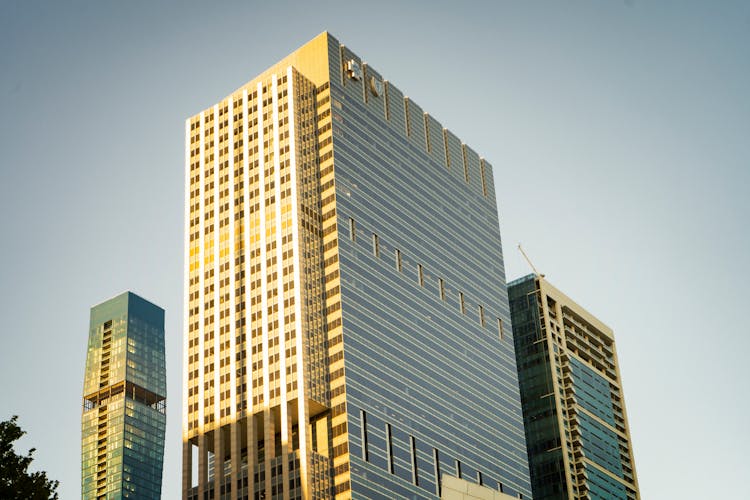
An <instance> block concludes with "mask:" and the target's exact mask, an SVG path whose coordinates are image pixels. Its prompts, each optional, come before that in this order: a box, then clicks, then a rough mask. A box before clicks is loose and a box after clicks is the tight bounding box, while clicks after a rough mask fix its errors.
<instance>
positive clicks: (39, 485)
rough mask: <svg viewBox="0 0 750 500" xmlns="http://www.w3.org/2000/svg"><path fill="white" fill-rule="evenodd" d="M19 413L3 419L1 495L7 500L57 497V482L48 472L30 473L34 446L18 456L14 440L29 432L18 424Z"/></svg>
mask: <svg viewBox="0 0 750 500" xmlns="http://www.w3.org/2000/svg"><path fill="white" fill-rule="evenodd" d="M17 420H18V416H14V417H13V418H11V419H10V420H6V421H4V422H0V498H3V499H8V500H16V499H18V500H21V499H23V500H26V499H30V500H51V499H54V500H57V498H58V496H57V492H56V490H57V486H58V484H59V482H58V481H50V480H49V479H47V473H46V472H43V471H42V472H29V465H31V461H32V460H34V458H33V457H32V455H33V454H34V451H36V450H35V449H34V448H32V449H30V450H29V454H28V455H26V456H23V455H16V453H15V451H14V450H13V443H14V442H15V441H17V440H18V439H20V438H21V436H23V435H24V434H26V432H25V431H24V430H23V429H21V427H19V426H18V424H17V423H16V421H17Z"/></svg>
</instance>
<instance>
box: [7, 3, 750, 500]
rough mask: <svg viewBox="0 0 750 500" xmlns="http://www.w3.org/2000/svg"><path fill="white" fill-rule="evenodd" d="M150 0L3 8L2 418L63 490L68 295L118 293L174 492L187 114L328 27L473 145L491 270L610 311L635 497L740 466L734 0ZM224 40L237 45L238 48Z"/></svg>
mask: <svg viewBox="0 0 750 500" xmlns="http://www.w3.org/2000/svg"><path fill="white" fill-rule="evenodd" d="M146 5H147V4H145V3H144V4H140V8H131V7H126V6H121V5H89V6H85V4H82V3H76V4H75V5H74V6H70V9H68V8H66V7H64V6H60V5H57V4H49V5H41V4H36V5H26V4H25V3H21V2H18V3H6V4H3V6H2V7H0V10H1V11H2V15H0V43H2V45H3V46H4V47H7V50H5V51H3V53H2V54H0V67H2V68H4V71H2V72H0V104H1V105H2V109H3V120H2V123H1V124H0V126H2V131H1V133H0V146H2V151H4V152H5V155H4V157H3V161H2V164H1V166H0V168H1V169H2V170H0V172H1V177H0V179H2V182H0V199H2V204H3V209H4V212H5V214H6V217H5V218H4V219H3V222H2V234H3V235H5V236H6V238H7V239H6V240H5V243H6V244H5V245H3V250H2V253H0V255H2V257H3V260H4V262H5V263H6V265H5V266H4V268H3V274H2V276H3V277H2V279H1V280H0V283H2V296H3V298H4V300H3V305H2V309H0V312H2V315H3V317H4V318H6V321H7V323H6V328H5V329H4V333H3V341H4V346H6V347H5V348H4V349H3V352H2V355H1V357H0V367H2V368H0V370H1V371H0V376H1V377H2V380H3V381H4V382H3V386H2V387H3V395H4V397H3V402H2V404H1V405H0V418H3V419H6V418H9V417H10V416H11V415H13V414H18V415H19V416H20V419H19V423H20V425H21V426H22V427H23V428H24V429H26V430H27V431H28V435H27V436H26V437H25V438H24V439H23V440H22V441H21V443H20V446H21V447H22V449H27V448H29V447H32V446H34V447H36V448H37V453H36V460H35V462H34V466H35V467H38V468H39V469H42V470H46V471H47V472H48V476H49V477H50V478H52V479H58V480H60V481H61V485H60V490H59V491H60V492H61V497H62V498H68V497H75V495H76V493H77V491H78V489H79V488H80V484H79V478H80V449H79V448H78V443H79V439H80V435H79V432H78V431H79V422H80V410H81V409H80V406H79V403H80V391H81V389H82V384H83V373H82V370H81V369H80V367H81V366H83V360H84V358H85V349H84V348H83V347H82V346H83V345H85V341H84V339H85V337H86V334H87V321H88V317H87V313H88V308H89V306H90V305H92V304H94V303H97V302H99V301H100V300H101V297H110V296H113V295H115V294H117V293H119V292H121V291H123V290H126V289H132V290H134V291H135V292H136V293H139V294H143V295H144V296H146V297H149V298H150V299H152V300H154V301H155V302H156V303H158V304H160V305H161V306H162V307H164V308H165V309H166V317H167V324H166V336H167V370H168V399H169V403H168V417H167V440H166V450H165V464H164V471H165V472H164V485H163V486H164V487H163V492H164V497H165V498H172V497H174V496H176V495H177V494H178V492H179V471H180V462H179V435H180V430H179V427H180V426H179V423H180V416H181V408H180V405H181V400H182V397H181V395H182V391H181V384H180V374H181V345H182V326H181V317H182V303H181V302H182V284H181V276H182V263H181V252H182V244H181V242H182V208H183V201H182V195H183V185H182V168H183V162H184V158H183V151H184V145H183V143H182V141H183V137H184V136H183V124H184V120H185V118H187V117H188V116H190V115H191V114H193V113H195V112H197V111H198V110H200V109H203V108H204V107H206V106H207V105H209V104H210V103H212V102H215V101H216V100H217V99H219V98H221V97H223V96H224V95H226V89H232V88H236V87H238V86H239V85H240V84H242V83H243V82H245V81H247V80H248V79H249V78H250V77H251V76H253V75H255V74H257V73H259V72H260V71H262V70H264V69H265V68H266V67H268V66H270V65H271V64H272V63H273V62H274V61H276V60H277V59H279V58H280V57H282V56H284V55H285V54H287V53H288V52H290V51H292V50H294V49H296V48H297V47H299V46H300V45H301V44H302V43H304V42H305V41H306V40H308V39H310V38H312V37H313V36H315V35H316V34H317V33H319V32H320V31H323V30H328V31H330V32H331V33H333V34H334V35H335V36H337V37H339V38H340V39H341V40H343V41H344V42H345V43H347V44H351V46H352V47H354V48H355V49H356V50H357V51H358V53H359V54H360V55H361V56H362V57H363V58H364V59H365V60H366V61H368V62H371V63H372V64H373V65H375V66H376V67H377V68H378V69H379V70H380V71H381V73H382V74H383V76H384V77H385V78H393V79H394V80H395V81H396V82H397V84H398V86H399V87H400V88H401V89H402V90H403V91H404V92H405V93H406V94H407V95H409V96H410V97H411V98H413V99H414V101H415V102H416V103H417V104H419V105H420V106H421V107H423V108H424V109H425V110H428V111H430V113H434V115H435V117H436V118H437V119H438V120H440V121H441V122H442V123H444V124H447V126H449V127H450V128H451V130H453V131H454V132H455V133H456V134H457V135H458V136H459V137H461V138H462V139H463V140H465V141H466V142H467V143H469V144H471V145H472V147H474V148H475V149H476V150H477V151H479V152H481V154H482V155H483V156H484V157H485V158H487V160H488V161H489V162H491V163H492V164H493V166H494V168H495V180H496V190H497V193H498V201H499V206H500V228H501V234H502V235H503V238H504V242H503V243H504V244H503V250H504V255H505V259H506V267H507V270H508V278H509V279H512V278H516V277H519V276H522V275H524V274H527V273H528V271H529V269H528V266H527V265H526V264H525V263H524V262H523V260H522V257H521V256H520V255H519V254H518V252H517V251H516V249H515V247H516V244H517V243H518V242H519V241H520V242H522V243H523V244H524V248H525V249H526V251H527V253H529V255H530V257H531V258H532V260H533V262H534V264H535V265H536V267H537V268H539V269H540V271H541V272H543V273H545V274H547V276H548V279H549V281H550V282H551V283H552V284H554V285H555V286H556V287H558V288H560V289H563V290H565V291H566V293H567V294H569V295H570V296H571V297H575V298H576V300H577V301H578V302H579V303H580V304H581V305H582V306H584V307H586V309H588V310H589V311H591V312H592V313H593V314H594V315H596V316H597V317H598V318H600V319H601V320H602V321H603V322H604V323H606V324H607V325H608V326H610V327H612V329H613V330H614V331H615V332H616V336H617V342H618V350H619V357H620V362H621V371H622V378H623V386H624V392H625V398H626V401H627V405H628V413H629V418H630V424H631V432H632V436H633V448H634V454H635V460H636V466H637V469H638V475H639V481H640V486H641V491H642V493H643V495H644V497H646V498H652V497H653V498H667V497H677V496H679V497H680V498H699V497H701V496H708V495H711V496H721V495H722V494H724V495H725V496H731V492H732V491H733V490H732V489H731V488H732V485H728V484H718V485H717V484H714V482H713V481H708V479H706V480H705V481H701V480H700V477H705V478H710V477H719V474H721V475H724V474H726V473H727V472H729V473H730V475H735V476H737V477H741V469H740V464H741V463H742V462H741V455H740V452H739V450H741V449H742V448H743V447H744V446H747V445H748V444H750V442H749V440H748V432H747V431H746V429H745V428H744V421H743V419H742V417H741V415H743V414H744V410H745V409H746V408H747V406H746V405H747V403H745V402H744V401H742V400H741V399H740V400H739V401H737V398H736V396H737V395H738V394H742V393H743V390H742V389H743V387H742V386H741V385H740V384H741V381H742V380H743V378H746V377H743V371H742V366H741V358H740V356H741V353H743V352H744V351H745V350H747V348H748V347H749V346H750V345H749V341H748V339H747V337H746V336H744V335H742V334H743V332H744V330H743V329H742V327H738V326H737V325H738V324H741V323H740V322H739V321H738V320H739V314H738V313H737V311H739V310H741V305H740V304H741V303H740V297H741V294H738V293H736V290H741V289H742V288H741V286H742V284H743V283H744V282H745V279H744V278H746V277H747V271H746V266H744V263H745V262H746V261H747V255H748V249H750V242H749V241H748V236H747V233H746V232H743V231H742V228H743V227H744V226H743V224H742V222H743V221H744V219H745V218H746V216H747V215H748V212H749V210H748V201H747V198H748V197H747V186H748V185H750V182H748V181H750V179H748V177H750V173H749V172H750V169H748V165H747V159H748V157H750V155H748V152H749V151H748V149H749V148H750V146H748V144H747V141H746V137H747V136H748V115H749V114H750V103H749V102H748V96H747V93H746V92H745V91H744V89H746V88H748V87H749V86H750V67H749V65H750V63H748V58H747V57H746V56H747V47H748V46H750V11H749V9H748V6H743V5H741V4H740V3H739V2H736V3H730V2H724V3H721V4H718V5H716V4H712V5H711V6H704V5H700V4H698V3H697V2H692V3H681V4H680V5H679V7H677V6H675V5H674V4H672V5H671V6H670V5H645V4H643V3H641V2H629V3H625V2H623V3H615V2H612V3H611V4H607V5H593V4H590V3H586V2H575V3H574V2H569V3H565V4H557V3H552V2H545V3H543V4H541V6H528V5H521V4H519V3H512V2H508V3H503V4H500V5H499V6H495V4H490V3H481V2H480V3H477V4H475V5H477V9H476V11H465V10H464V9H461V8H460V6H455V5H450V4H448V3H443V4H440V6H441V9H440V12H435V11H433V12H432V13H430V12H425V6H426V5H427V4H425V3H422V4H409V5H408V6H401V7H399V16H398V17H396V18H393V15H392V12H393V11H394V9H395V7H394V6H395V5H399V4H395V3H391V4H388V3H386V4H384V5H385V8H379V9H376V8H373V7H372V6H370V5H367V4H361V5H357V6H353V7H351V6H346V7H345V5H347V4H334V3H330V2H329V3H326V4H325V6H326V7H327V8H321V11H316V10H312V11H306V12H304V13H299V12H291V11H288V10H286V9H284V8H283V6H282V7H255V6H253V5H244V4H243V5H239V4H233V5H234V6H235V8H234V9H233V11H232V12H228V11H229V9H228V8H227V6H228V5H229V4H227V3H224V4H222V5H221V6H220V8H210V7H203V6H198V5H195V4H191V5H188V6H187V7H185V8H182V9H177V8H176V5H177V4H176V3H171V4H170V3H168V2H167V3H161V4H159V5H158V6H155V7H151V6H148V7H147V6H146ZM170 5H171V6H172V7H173V8H169V6H170ZM430 5H433V4H430ZM420 6H421V7H422V9H420V8H419V7H420ZM347 9H350V10H347ZM332 13H335V14H336V15H335V16H334V17H331V15H332ZM284 16H286V17H284ZM420 16H422V17H426V21H425V22H424V23H422V24H421V25H419V26H416V25H415V24H416V20H417V19H420V18H421V17H420ZM277 18H279V19H284V20H285V23H286V24H283V25H281V26H282V28H279V26H276V27H275V28H274V27H273V26H270V27H263V26H261V24H264V23H262V22H258V20H259V19H277ZM363 19H365V20H369V23H368V24H364V23H363V21H362V20H363ZM249 27H251V28H252V29H249ZM385 28H388V29H385ZM408 30H411V31H408ZM385 33H388V34H390V36H389V37H385V36H384V34H385ZM410 40H417V41H418V43H412V44H411V45H410V50H409V51H402V50H399V49H397V47H398V46H399V45H402V44H406V43H408V41H410ZM225 47H233V48H235V49H237V48H238V47H248V50H247V51H246V52H245V54H242V55H241V57H244V58H245V61H243V62H242V63H241V64H238V63H237V57H239V55H238V54H237V53H234V52H232V51H231V50H224V49H222V48H225ZM237 50H239V49H237ZM209 57H212V58H214V59H215V60H216V62H215V64H214V65H212V66H211V67H210V68H206V67H205V66H204V65H202V64H200V63H199V62H198V61H205V60H207V58H209ZM495 61H497V63H496V64H494V62H495ZM199 69H200V70H202V71H197V70H199ZM465 74H473V75H476V78H474V79H472V82H473V85H474V86H475V89H474V90H473V91H472V92H462V91H460V89H461V88H462V81H463V79H462V78H461V76H462V75H465ZM153 109H158V110H159V112H158V113H154V114H149V112H148V111H149V110H153ZM137 193H142V194H143V196H142V197H141V198H140V202H139V204H137V205H134V204H130V205H129V204H128V203H127V200H129V199H131V198H135V196H134V194H137ZM582 199H585V200H586V201H585V204H583V206H580V205H582V203H581V201H580V200H582ZM540 201H541V202H542V203H540ZM613 221H616V224H613V223H612V222H613ZM139 225H141V226H142V227H141V232H140V233H135V234H133V233H132V232H131V233H130V234H128V233H123V232H121V230H120V228H122V227H128V228H131V231H135V228H136V227H138V226H139ZM540 226H542V227H544V228H545V230H544V232H543V233H542V232H540V231H539V230H537V229H536V228H538V227H540ZM92 228H97V229H96V231H94V230H93V229H92ZM133 240H134V241H133ZM711 285H713V286H711ZM717 285H718V286H717ZM657 287H658V288H657ZM719 290H721V291H724V290H726V291H727V292H729V293H724V294H720V293H717V292H719ZM613 294H614V295H615V296H617V297H618V299H620V300H619V301H610V300H609V298H610V297H612V295H613ZM40 309H41V310H40ZM709 327H713V328H712V330H713V331H712V332H711V333H707V332H705V330H706V329H707V328H709ZM709 335H716V336H717V340H716V341H715V342H710V341H709V339H711V337H710V336H709ZM42 342H44V343H46V344H49V345H50V349H49V352H38V351H37V350H36V346H38V345H42ZM11 346H12V347H11ZM8 347H11V348H8ZM57 355H60V356H61V357H62V358H63V359H65V362H64V363H59V362H58V363H55V362H54V361H53V358H54V357H55V356H57ZM26 370H28V372H29V375H28V376H26V377H19V376H18V374H19V373H26ZM50 371H51V372H53V373H55V374H59V375H58V376H56V377H54V379H53V380H47V378H46V377H43V375H44V374H45V373H48V372H50ZM35 374H37V375H35ZM11 380H12V381H14V383H12V384H11V383H9V382H8V381H11ZM29 395H33V397H29ZM696 395H699V396H700V399H699V398H698V397H696ZM696 402H698V404H696ZM46 411H52V412H54V413H55V414H56V415H58V418H59V425H58V426H56V428H55V429H49V428H46V427H45V426H44V422H45V421H46V419H45V418H44V413H45V412H46ZM720 412H721V413H720ZM675 413H676V414H678V415H681V416H682V418H681V419H675V418H674V417H673V415H674V414H675ZM717 422H719V423H720V424H717ZM59 429H69V431H68V433H67V434H62V435H60V434H58V432H56V431H58V430H59ZM694 429H700V430H701V432H694ZM687 436H689V438H688V437H687ZM53 443H54V445H53ZM57 443H60V445H58V444H57ZM66 443H67V444H66ZM691 452H697V453H699V454H700V455H701V456H709V457H722V460H717V459H712V460H709V461H707V462H705V461H702V460H701V461H697V460H695V461H693V460H691V459H690V453H691ZM685 477H697V478H699V479H698V480H697V481H696V482H692V483H690V482H687V481H684V478H685ZM722 488H724V489H723V490H722Z"/></svg>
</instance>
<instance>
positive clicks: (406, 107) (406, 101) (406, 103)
mask: <svg viewBox="0 0 750 500" xmlns="http://www.w3.org/2000/svg"><path fill="white" fill-rule="evenodd" d="M404 118H405V120H404V121H405V122H406V137H411V123H410V120H409V98H408V97H404Z"/></svg>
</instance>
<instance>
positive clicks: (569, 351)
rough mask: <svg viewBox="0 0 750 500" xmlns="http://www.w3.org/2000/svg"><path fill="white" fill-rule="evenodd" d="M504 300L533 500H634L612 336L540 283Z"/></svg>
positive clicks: (531, 279)
mask: <svg viewBox="0 0 750 500" xmlns="http://www.w3.org/2000/svg"><path fill="white" fill-rule="evenodd" d="M508 295H509V297H510V310H511V318H512V322H513V331H514V342H515V345H516V361H517V364H518V378H519V384H520V388H521V401H522V404H523V414H524V425H525V429H526V442H527V446H528V453H529V468H530V471H531V484H532V489H533V496H534V499H535V500H551V499H570V500H573V499H582V500H583V499H587V500H594V499H602V500H603V499H608V500H609V499H621V500H633V499H637V498H640V493H639V490H638V479H637V477H636V472H635V463H634V461H633V447H632V442H631V439H630V431H629V428H628V419H627V415H626V412H625V400H624V396H623V389H622V380H621V378H620V369H619V363H618V360H617V351H616V349H615V339H614V335H613V333H612V330H611V329H610V328H609V327H607V326H606V325H605V324H604V323H602V322H601V321H599V320H598V319H597V318H595V317H594V316H592V315H591V314H590V313H589V312H588V311H586V310H585V309H584V308H582V307H581V306H579V305H578V304H576V303H575V302H574V301H573V300H571V299H570V298H569V297H567V296H566V295H565V294H563V293H562V292H560V291H559V290H558V289H556V288H555V287H553V286H552V285H551V284H550V283H549V282H547V281H546V280H545V279H544V278H543V277H542V276H535V275H529V276H525V277H523V278H520V279H518V280H515V281H512V282H511V283H509V284H508Z"/></svg>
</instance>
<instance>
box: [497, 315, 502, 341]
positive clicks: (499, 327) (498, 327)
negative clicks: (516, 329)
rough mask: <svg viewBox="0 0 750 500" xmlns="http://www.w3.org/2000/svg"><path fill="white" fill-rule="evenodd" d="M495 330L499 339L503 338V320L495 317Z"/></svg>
mask: <svg viewBox="0 0 750 500" xmlns="http://www.w3.org/2000/svg"><path fill="white" fill-rule="evenodd" d="M497 332H498V334H500V340H503V320H502V319H500V318H497Z"/></svg>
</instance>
